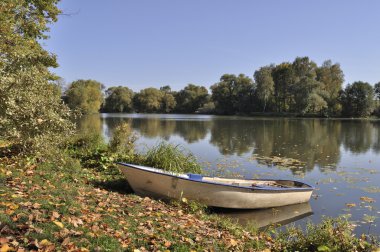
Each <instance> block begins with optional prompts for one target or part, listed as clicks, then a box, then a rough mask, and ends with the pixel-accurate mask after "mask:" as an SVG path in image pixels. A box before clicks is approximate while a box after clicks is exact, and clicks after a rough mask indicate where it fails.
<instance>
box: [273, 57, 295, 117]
mask: <svg viewBox="0 0 380 252" xmlns="http://www.w3.org/2000/svg"><path fill="white" fill-rule="evenodd" d="M272 77H273V81H274V99H275V104H276V111H277V112H288V111H289V110H290V107H291V103H292V102H293V95H292V94H291V86H292V84H293V83H294V72H293V69H292V65H291V64H290V63H288V62H284V63H281V64H279V65H277V66H275V67H274V69H273V71H272Z"/></svg>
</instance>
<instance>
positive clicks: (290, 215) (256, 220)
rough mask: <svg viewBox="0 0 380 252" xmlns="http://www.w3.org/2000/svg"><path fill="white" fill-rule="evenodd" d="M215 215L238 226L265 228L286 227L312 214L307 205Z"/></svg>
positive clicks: (226, 211) (223, 212)
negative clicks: (232, 221)
mask: <svg viewBox="0 0 380 252" xmlns="http://www.w3.org/2000/svg"><path fill="white" fill-rule="evenodd" d="M215 212H216V213H218V214H220V215H223V216H226V217H228V218H230V219H231V220H236V221H237V222H238V223H239V224H241V225H243V226H246V225H254V226H255V227H257V228H265V227H267V226H269V225H286V224H288V223H291V222H294V221H297V220H301V219H303V218H305V217H307V216H310V215H312V214H313V211H312V209H311V206H310V204H309V203H302V204H296V205H290V206H283V207H276V208H268V209H257V210H226V209H224V210H216V211H215Z"/></svg>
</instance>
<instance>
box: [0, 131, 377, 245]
mask: <svg viewBox="0 0 380 252" xmlns="http://www.w3.org/2000/svg"><path fill="white" fill-rule="evenodd" d="M91 141H92V142H91ZM91 141H90V140H89V139H88V138H83V137H82V138H81V139H79V138H77V139H76V140H75V141H73V142H72V143H71V144H70V146H69V147H68V148H67V150H66V151H67V153H69V154H70V156H71V158H70V157H68V156H67V155H66V156H65V155H63V156H62V157H57V160H58V161H57V160H55V161H54V162H49V161H47V160H45V161H44V162H42V161H41V160H39V161H38V162H37V161H36V160H33V159H31V158H25V157H24V158H20V157H14V156H11V155H2V157H1V160H0V195H1V199H2V200H1V202H0V237H1V238H0V244H1V245H0V246H1V251H17V250H18V249H20V251H22V249H24V250H35V251H36V250H38V251H57V250H58V251H59V250H60V251H191V250H193V251H204V250H207V251H232V250H234V251H295V250H298V251H372V250H374V248H375V245H376V244H375V242H374V241H372V240H370V239H369V238H368V237H366V236H361V237H353V236H352V226H351V225H350V223H349V222H347V221H346V220H325V221H324V222H323V223H321V224H320V225H310V226H309V227H308V230H307V232H304V231H302V230H301V229H298V228H292V229H290V230H288V231H285V232H282V233H278V232H276V231H274V230H273V229H272V230H267V231H258V230H256V229H255V228H248V227H242V226H239V225H237V224H235V223H234V222H232V221H229V220H227V219H224V218H221V217H218V216H216V215H213V214H209V213H207V209H205V208H203V207H202V206H199V205H198V204H196V203H192V202H190V203H189V202H173V203H163V202H161V201H157V200H154V199H150V198H141V197H139V196H136V195H134V194H133V193H132V191H131V190H130V188H129V187H128V183H127V181H126V180H125V178H123V177H122V176H121V175H120V173H119V172H118V171H117V169H115V167H114V165H113V163H114V160H115V159H124V160H125V161H133V162H141V163H144V164H147V163H148V164H159V163H160V162H163V163H161V164H166V165H168V163H167V162H168V160H169V159H166V158H165V153H169V152H168V150H169V149H171V151H170V154H168V155H169V156H172V155H175V157H178V158H177V159H176V160H177V161H176V162H177V164H179V165H181V166H182V165H183V164H185V163H188V164H190V165H189V166H188V167H189V169H198V168H194V167H197V166H194V163H193V162H195V160H193V158H192V157H191V155H190V154H185V155H182V154H181V153H183V152H182V151H180V152H177V151H178V150H179V149H178V148H177V147H175V146H168V145H161V146H158V147H157V148H156V149H153V150H152V151H151V152H148V154H147V155H146V156H144V155H139V154H135V153H132V152H125V150H124V151H120V152H119V151H118V150H121V149H122V148H121V147H120V146H124V147H125V144H126V143H122V144H121V145H118V144H117V145H116V146H113V147H111V146H108V145H105V144H104V143H102V142H101V141H99V142H97V141H98V139H96V138H91ZM117 146H119V147H117ZM3 148H6V147H3ZM163 148H166V151H165V152H163ZM111 150H112V151H111ZM7 153H8V152H7ZM117 153H119V154H117ZM157 153H160V155H157ZM159 156H161V157H162V159H159V158H158V157H159ZM169 167H170V165H169ZM173 167H174V166H173ZM174 168H175V170H177V169H178V167H174Z"/></svg>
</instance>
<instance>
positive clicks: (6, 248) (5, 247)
mask: <svg viewBox="0 0 380 252" xmlns="http://www.w3.org/2000/svg"><path fill="white" fill-rule="evenodd" d="M10 250H11V247H9V245H8V244H4V245H1V248H0V252H8V251H10Z"/></svg>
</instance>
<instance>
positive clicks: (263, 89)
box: [254, 66, 274, 112]
mask: <svg viewBox="0 0 380 252" xmlns="http://www.w3.org/2000/svg"><path fill="white" fill-rule="evenodd" d="M272 68H273V66H266V67H261V68H260V69H259V70H257V71H255V74H254V78H255V82H256V92H257V96H258V98H259V100H260V101H261V102H262V103H263V106H262V107H263V112H265V109H266V107H267V104H268V102H270V101H272V100H273V93H274V81H273V78H272Z"/></svg>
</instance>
